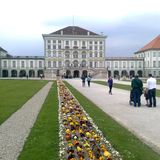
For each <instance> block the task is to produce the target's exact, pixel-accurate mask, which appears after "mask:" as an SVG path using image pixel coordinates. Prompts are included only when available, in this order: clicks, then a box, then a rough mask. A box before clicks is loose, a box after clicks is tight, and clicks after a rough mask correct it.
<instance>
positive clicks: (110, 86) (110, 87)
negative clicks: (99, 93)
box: [107, 76, 113, 94]
mask: <svg viewBox="0 0 160 160" xmlns="http://www.w3.org/2000/svg"><path fill="white" fill-rule="evenodd" d="M107 82H108V87H109V94H112V87H113V79H112V77H111V76H109V78H108V81H107Z"/></svg>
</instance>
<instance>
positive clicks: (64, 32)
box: [50, 26, 98, 35]
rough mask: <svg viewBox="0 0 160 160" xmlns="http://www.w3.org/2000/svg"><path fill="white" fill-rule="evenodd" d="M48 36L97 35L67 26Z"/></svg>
mask: <svg viewBox="0 0 160 160" xmlns="http://www.w3.org/2000/svg"><path fill="white" fill-rule="evenodd" d="M50 34H57V35H98V34H96V33H94V32H92V31H89V30H86V29H84V28H81V27H78V26H68V27H65V28H62V29H60V30H58V31H55V32H53V33H50Z"/></svg>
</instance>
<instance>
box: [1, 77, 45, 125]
mask: <svg viewBox="0 0 160 160" xmlns="http://www.w3.org/2000/svg"><path fill="white" fill-rule="evenodd" d="M46 83H47V81H36V80H0V124H1V123H3V122H4V121H5V120H6V119H7V118H8V117H9V116H10V115H11V114H12V113H14V112H15V111H17V109H19V108H20V107H21V106H22V105H23V104H24V103H25V102H26V101H27V100H28V99H29V98H31V97H32V96H33V95H34V94H35V93H36V92H37V91H38V90H39V89H40V88H42V87H43V86H44V85H45V84H46Z"/></svg>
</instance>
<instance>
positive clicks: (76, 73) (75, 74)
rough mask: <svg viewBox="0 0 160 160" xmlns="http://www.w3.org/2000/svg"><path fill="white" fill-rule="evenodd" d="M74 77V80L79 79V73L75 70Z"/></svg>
mask: <svg viewBox="0 0 160 160" xmlns="http://www.w3.org/2000/svg"><path fill="white" fill-rule="evenodd" d="M73 77H74V78H77V77H79V71H78V70H75V71H74V73H73Z"/></svg>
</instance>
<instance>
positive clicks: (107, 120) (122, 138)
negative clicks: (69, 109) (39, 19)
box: [65, 82, 160, 160]
mask: <svg viewBox="0 0 160 160" xmlns="http://www.w3.org/2000/svg"><path fill="white" fill-rule="evenodd" d="M65 84H66V86H67V87H68V88H69V89H70V91H71V92H72V93H73V94H74V96H75V97H76V98H77V100H78V101H79V103H80V104H81V105H82V106H83V108H84V109H85V111H86V112H87V113H88V114H89V115H90V117H91V118H92V119H93V120H94V122H95V123H96V125H97V126H98V127H99V129H100V130H101V131H102V132H103V134H104V136H105V137H106V138H107V139H108V140H109V141H110V142H111V144H112V146H113V147H114V148H115V149H116V150H117V151H119V153H120V154H121V155H122V157H123V160H159V159H160V155H159V154H157V153H156V152H154V151H153V150H152V149H151V148H150V147H148V146H147V145H146V144H144V143H143V142H141V141H140V140H139V139H138V138H136V137H135V136H134V135H133V134H132V133H131V132H129V131H128V130H127V129H125V128H124V127H122V126H121V125H119V124H118V123H117V122H116V121H115V120H113V119H112V118H111V117H110V116H109V115H107V114H106V113H105V112H103V111H102V110H101V109H100V108H98V107H97V106H96V105H95V104H94V103H93V102H91V101H90V100H88V99H87V98H86V97H85V96H83V95H82V94H81V93H80V92H79V91H77V90H76V89H75V88H73V87H72V86H71V85H69V84H68V83H67V82H65Z"/></svg>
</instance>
